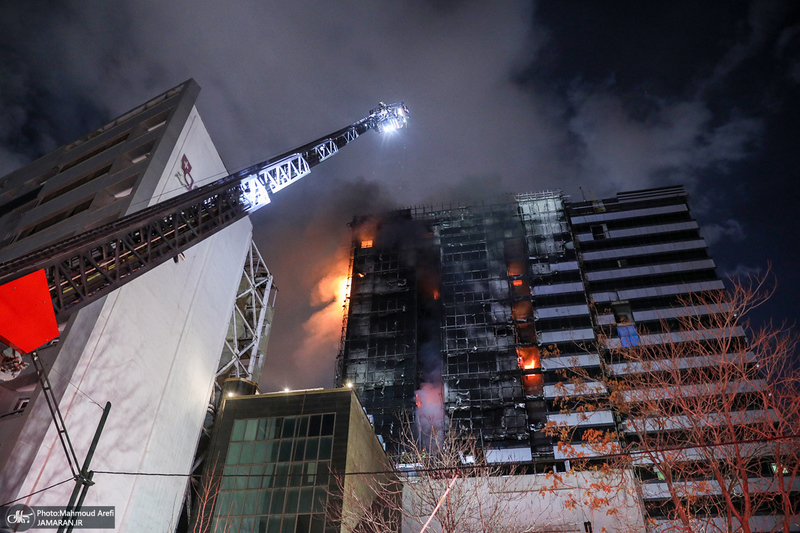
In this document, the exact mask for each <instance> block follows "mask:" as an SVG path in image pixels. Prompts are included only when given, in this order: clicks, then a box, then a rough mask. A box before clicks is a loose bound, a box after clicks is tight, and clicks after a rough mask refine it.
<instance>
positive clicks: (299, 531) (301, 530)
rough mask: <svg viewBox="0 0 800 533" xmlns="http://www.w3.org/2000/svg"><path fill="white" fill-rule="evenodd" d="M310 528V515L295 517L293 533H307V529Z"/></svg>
mask: <svg viewBox="0 0 800 533" xmlns="http://www.w3.org/2000/svg"><path fill="white" fill-rule="evenodd" d="M310 526H311V515H310V514H305V515H300V516H298V517H297V525H296V526H295V529H294V531H295V533H308V528H309V527H310Z"/></svg>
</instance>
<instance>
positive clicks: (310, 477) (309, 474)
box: [303, 463, 317, 485]
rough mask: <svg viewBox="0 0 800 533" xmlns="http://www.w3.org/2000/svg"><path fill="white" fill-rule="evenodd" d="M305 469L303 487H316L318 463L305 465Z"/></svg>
mask: <svg viewBox="0 0 800 533" xmlns="http://www.w3.org/2000/svg"><path fill="white" fill-rule="evenodd" d="M303 468H304V471H303V485H314V484H315V482H316V479H317V463H305V465H304V466H303Z"/></svg>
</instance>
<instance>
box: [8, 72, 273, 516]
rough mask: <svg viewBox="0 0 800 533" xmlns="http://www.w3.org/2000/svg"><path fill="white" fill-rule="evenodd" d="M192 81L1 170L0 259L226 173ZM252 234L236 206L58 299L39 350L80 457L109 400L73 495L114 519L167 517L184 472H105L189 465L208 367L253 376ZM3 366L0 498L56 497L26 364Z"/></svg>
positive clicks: (257, 353) (34, 384)
mask: <svg viewBox="0 0 800 533" xmlns="http://www.w3.org/2000/svg"><path fill="white" fill-rule="evenodd" d="M199 90H200V89H199V86H198V85H197V84H196V83H195V82H194V81H192V80H189V81H187V82H185V83H183V84H181V85H179V86H177V87H175V88H173V89H171V90H169V91H167V92H166V93H164V94H162V95H160V96H158V97H156V98H154V99H152V100H150V101H149V102H147V103H145V104H144V105H141V106H139V107H137V108H135V109H133V110H131V111H129V112H128V113H125V114H124V115H122V116H120V117H119V118H117V119H116V120H114V121H112V122H111V123H109V124H107V125H105V126H103V127H102V128H100V129H98V130H96V131H94V132H92V133H90V134H88V135H86V136H85V137H82V138H81V139H78V140H77V141H75V142H73V143H71V144H69V145H67V146H63V147H61V148H59V149H57V150H55V151H54V152H51V153H49V154H47V155H45V156H43V157H41V158H40V159H38V160H36V161H34V162H32V163H30V164H29V165H27V166H25V167H23V168H20V169H19V170H17V171H14V172H12V173H11V174H9V175H7V176H5V177H4V178H2V179H0V262H1V261H7V260H10V259H14V258H16V257H19V256H20V255H22V254H25V253H27V252H30V251H32V250H35V249H38V248H40V247H41V246H44V245H49V244H53V243H57V242H59V241H61V240H62V239H65V238H67V237H70V236H73V235H76V234H79V233H81V232H83V231H86V230H89V229H92V228H95V227H97V226H100V225H102V224H104V223H107V222H110V221H114V220H116V219H118V218H120V217H122V216H125V215H127V214H130V213H133V212H135V211H138V210H140V209H143V208H145V207H148V206H150V205H153V204H156V203H158V202H160V201H163V200H166V199H168V198H170V197H173V196H176V195H178V194H180V193H182V192H185V191H187V190H191V189H194V188H196V187H197V186H198V185H200V184H203V183H204V182H208V181H210V180H213V179H218V178H220V177H223V176H226V175H227V174H228V172H227V170H226V169H225V166H224V164H223V162H222V160H221V158H220V156H219V154H218V153H217V150H216V149H215V147H214V144H213V142H212V141H211V139H210V137H209V134H208V132H207V130H206V128H205V125H204V124H203V120H202V119H201V117H200V115H199V113H198V111H197V108H196V107H195V101H196V99H197V96H198V93H199ZM251 235H252V225H251V223H250V221H249V219H243V220H241V221H239V222H237V223H235V224H233V225H232V226H230V227H228V228H226V229H224V230H222V231H221V232H219V233H218V234H216V235H214V236H213V237H210V238H208V239H206V240H204V241H203V242H201V243H199V244H197V245H196V246H194V247H192V248H191V249H189V250H187V251H186V252H185V253H183V254H180V255H178V256H176V257H175V258H174V259H175V261H174V262H173V261H169V262H167V263H164V264H162V265H160V266H158V267H156V268H154V269H153V270H151V271H149V272H147V273H146V274H144V275H142V276H141V277H139V278H137V279H136V280H134V281H132V282H130V283H128V284H127V285H125V286H123V287H122V288H120V289H118V290H116V291H114V292H113V293H111V294H110V295H108V296H106V297H104V298H102V299H101V300H99V301H96V302H94V303H92V304H90V305H88V306H86V307H85V308H83V309H81V310H79V311H77V312H75V313H73V314H72V315H70V316H69V318H68V319H67V320H66V321H64V322H63V323H61V324H59V330H60V331H61V334H60V337H59V338H58V339H57V340H56V341H54V342H52V343H50V344H49V345H47V346H46V347H44V348H42V349H40V350H39V356H40V358H41V361H42V362H43V364H44V367H45V368H46V369H47V373H48V374H49V379H50V382H51V384H52V390H53V393H54V396H55V398H56V400H57V401H58V403H59V405H60V411H61V414H62V415H63V419H64V421H65V426H66V429H67V432H68V434H69V436H70V438H71V442H72V445H73V446H74V448H75V452H76V454H77V457H78V459H79V460H80V461H83V458H84V457H85V456H86V452H87V449H88V447H89V444H90V441H91V439H92V436H93V434H94V432H95V429H96V427H97V425H98V421H99V420H100V416H101V414H102V406H103V405H104V404H105V403H106V402H111V404H112V407H111V412H110V416H109V418H108V421H107V422H106V425H105V428H104V430H103V432H102V435H101V438H100V441H99V444H98V446H97V450H96V452H95V454H94V457H93V460H92V463H91V466H90V468H91V469H92V470H95V471H98V472H99V471H104V472H108V473H104V474H100V473H98V474H97V475H95V477H94V480H93V481H94V483H95V485H94V486H93V487H91V488H90V489H89V491H88V496H87V498H86V500H85V505H110V506H115V507H116V528H117V530H118V531H166V530H168V529H169V528H170V524H173V525H174V524H175V523H176V522H177V517H178V514H179V512H180V508H181V501H182V499H183V496H184V492H185V487H186V478H185V477H180V476H171V477H167V476H140V475H119V474H113V473H114V472H129V473H140V472H141V473H152V474H163V473H169V474H188V473H189V472H190V469H191V467H192V462H193V461H192V457H193V455H194V451H195V447H196V445H197V442H198V436H199V435H200V433H201V429H202V427H203V423H204V418H205V417H206V413H207V407H208V405H209V401H210V400H211V399H213V397H214V395H215V390H216V391H218V388H219V387H218V386H217V387H216V389H215V385H214V383H215V377H219V376H223V377H224V376H227V375H230V374H233V375H238V376H242V377H249V378H251V379H252V378H255V379H258V375H259V373H260V367H261V363H262V361H263V351H264V349H265V343H266V334H267V332H268V329H269V322H270V321H271V313H272V306H271V303H270V291H271V288H272V276H271V275H270V273H269V271H268V270H267V269H266V267H265V266H264V264H263V261H261V260H260V257H259V255H258V252H257V250H255V249H254V248H253V247H252V245H251ZM246 259H247V261H245V260H246ZM245 263H246V264H245ZM243 265H244V267H245V270H246V276H243V272H242V269H243ZM242 279H246V280H248V281H247V283H248V285H247V286H246V287H245V286H242V285H241V283H242ZM232 316H233V320H232V319H231V317H232ZM0 348H3V357H4V358H5V359H6V360H8V359H11V358H12V356H13V354H12V351H11V349H10V348H7V347H5V346H0ZM221 355H222V361H220V357H221ZM12 370H13V369H12ZM17 370H18V369H17ZM3 378H4V379H5V381H2V382H0V501H1V502H2V503H4V502H7V501H14V500H19V503H25V504H28V505H66V503H67V501H68V500H69V494H70V492H71V491H72V488H73V485H74V484H73V483H71V482H70V483H64V484H61V485H58V486H56V487H54V488H50V487H51V486H52V485H56V484H57V483H59V482H62V481H64V480H65V479H70V478H71V477H72V473H71V471H70V468H69V463H68V462H67V459H66V456H65V453H64V452H63V451H62V448H61V445H60V444H59V435H58V431H57V430H56V428H55V426H54V424H53V422H52V419H51V414H50V412H49V410H48V407H47V404H46V402H45V398H44V396H43V394H42V391H41V388H40V387H39V385H38V380H37V375H36V372H34V368H33V367H32V366H29V367H28V368H26V369H25V370H23V371H22V372H17V371H14V372H6V373H5V374H4V375H3Z"/></svg>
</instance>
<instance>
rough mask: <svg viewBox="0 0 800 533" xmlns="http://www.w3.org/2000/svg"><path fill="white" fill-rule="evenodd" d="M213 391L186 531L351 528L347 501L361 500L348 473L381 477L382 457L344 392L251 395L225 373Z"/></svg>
mask: <svg viewBox="0 0 800 533" xmlns="http://www.w3.org/2000/svg"><path fill="white" fill-rule="evenodd" d="M223 392H224V394H223V400H222V403H221V406H220V410H219V417H218V421H217V423H216V425H215V427H214V433H213V436H212V439H211V444H210V446H209V457H210V459H211V460H210V462H208V463H207V464H208V465H209V468H208V469H207V470H206V473H205V475H204V478H203V488H204V491H205V494H206V495H207V496H206V497H205V498H203V497H201V498H200V500H199V506H198V511H197V512H196V513H195V516H194V523H195V527H194V529H193V531H202V532H231V533H233V532H237V531H242V532H244V531H247V532H250V531H259V532H265V531H266V532H273V531H275V532H282V531H291V532H296V533H327V532H331V531H353V530H355V526H356V524H357V521H358V518H357V517H358V509H359V507H358V505H354V503H353V501H352V500H353V498H356V497H357V498H358V499H359V501H360V502H363V501H365V500H367V501H369V499H370V492H369V486H368V485H367V484H366V483H365V482H364V481H363V477H362V476H358V475H355V474H357V473H359V472H370V473H372V474H370V476H382V475H387V476H388V475H390V474H389V472H390V471H391V465H390V464H389V462H388V461H387V459H386V455H385V454H384V451H383V448H382V446H381V445H380V443H379V442H378V440H377V438H376V437H375V434H374V432H373V430H372V427H371V425H370V423H369V420H368V419H367V416H366V415H365V414H364V411H363V408H362V407H361V404H360V403H359V401H358V398H357V397H356V395H355V393H354V391H352V390H351V389H348V388H342V389H329V390H322V389H317V390H307V391H287V392H276V393H270V394H257V391H256V389H255V386H254V384H252V383H248V382H245V383H242V382H241V381H240V380H229V381H228V382H227V383H226V385H225V386H224V387H223ZM354 485H355V486H354ZM202 492H203V491H201V493H202ZM372 498H374V495H372ZM342 506H345V507H346V509H345V510H344V512H342V511H341V508H342ZM348 506H350V507H352V509H347V507H348ZM342 516H344V517H345V520H349V521H350V522H352V523H342V521H341V520H338V519H337V518H339V517H342Z"/></svg>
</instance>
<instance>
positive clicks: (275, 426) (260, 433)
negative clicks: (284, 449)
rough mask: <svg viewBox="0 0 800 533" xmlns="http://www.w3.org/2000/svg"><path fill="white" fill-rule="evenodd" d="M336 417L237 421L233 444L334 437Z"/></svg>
mask: <svg viewBox="0 0 800 533" xmlns="http://www.w3.org/2000/svg"><path fill="white" fill-rule="evenodd" d="M335 417H336V415H335V414H334V413H328V414H324V415H305V416H287V417H274V418H251V419H242V420H236V421H235V422H234V424H233V431H232V432H231V442H236V441H254V440H267V439H290V438H292V437H319V436H325V435H333V425H334V422H335Z"/></svg>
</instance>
